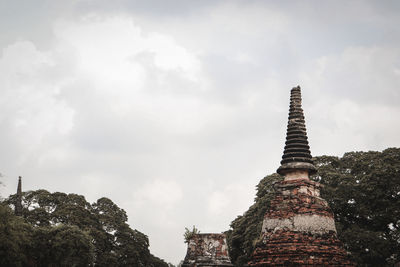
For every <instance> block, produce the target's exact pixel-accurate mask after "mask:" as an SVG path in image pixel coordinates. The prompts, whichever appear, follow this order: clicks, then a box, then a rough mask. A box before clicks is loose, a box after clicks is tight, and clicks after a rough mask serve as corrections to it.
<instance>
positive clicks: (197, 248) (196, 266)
mask: <svg viewBox="0 0 400 267" xmlns="http://www.w3.org/2000/svg"><path fill="white" fill-rule="evenodd" d="M232 266H233V265H232V263H231V260H230V258H229V254H228V246H227V244H226V237H225V234H214V233H212V234H194V235H193V237H192V238H190V240H189V241H188V248H187V253H186V257H185V260H184V261H183V264H182V267H232Z"/></svg>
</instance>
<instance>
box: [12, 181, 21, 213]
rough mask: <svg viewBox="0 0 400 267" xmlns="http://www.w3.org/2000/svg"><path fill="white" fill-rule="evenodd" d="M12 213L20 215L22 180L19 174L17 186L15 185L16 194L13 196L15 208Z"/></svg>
mask: <svg viewBox="0 0 400 267" xmlns="http://www.w3.org/2000/svg"><path fill="white" fill-rule="evenodd" d="M14 213H15V215H17V216H21V215H22V181H21V176H19V177H18V187H17V195H16V198H15V209H14Z"/></svg>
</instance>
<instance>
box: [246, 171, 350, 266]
mask: <svg viewBox="0 0 400 267" xmlns="http://www.w3.org/2000/svg"><path fill="white" fill-rule="evenodd" d="M275 186H276V190H277V192H276V197H275V199H274V200H273V201H271V208H270V210H269V211H268V212H267V213H266V214H265V217H264V221H263V228H262V233H261V240H260V241H259V243H258V244H257V247H256V250H255V252H254V254H253V257H252V260H251V262H249V265H250V266H355V265H354V264H353V263H352V262H351V261H349V260H348V257H347V253H346V251H345V250H344V248H343V246H342V244H341V242H340V241H339V240H338V238H337V235H336V228H335V222H334V218H333V213H332V211H331V210H330V208H329V206H328V204H327V202H326V201H325V200H324V199H322V198H321V197H320V196H319V190H320V187H321V185H320V184H319V183H316V182H313V181H310V180H309V179H304V178H303V179H297V180H296V179H292V180H285V181H282V182H279V183H277V184H276V185H275Z"/></svg>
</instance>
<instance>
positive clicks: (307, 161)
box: [277, 86, 316, 175]
mask: <svg viewBox="0 0 400 267" xmlns="http://www.w3.org/2000/svg"><path fill="white" fill-rule="evenodd" d="M290 93H291V94H290V108H289V120H288V126H287V134H286V142H285V144H286V145H285V149H284V151H283V156H282V161H281V166H280V167H279V168H278V170H277V172H278V173H279V174H282V175H284V174H285V173H288V172H290V171H296V170H304V171H308V173H309V174H314V173H316V168H315V166H314V164H313V161H312V156H311V152H310V147H309V145H308V138H307V132H306V125H305V120H304V114H303V109H302V108H301V89H300V86H297V87H294V88H293V89H292V90H291V92H290Z"/></svg>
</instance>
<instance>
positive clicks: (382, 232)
mask: <svg viewBox="0 0 400 267" xmlns="http://www.w3.org/2000/svg"><path fill="white" fill-rule="evenodd" d="M314 162H315V165H316V167H317V169H318V175H316V176H313V177H311V179H313V180H315V181H318V182H321V183H322V184H323V185H324V187H323V189H322V191H321V196H322V197H323V198H324V199H326V200H327V201H328V203H329V205H330V207H331V208H332V210H333V213H334V214H335V221H336V228H337V231H338V237H339V239H340V240H341V241H342V242H343V243H344V245H345V248H346V249H347V250H348V251H349V252H350V253H351V256H352V258H353V260H355V261H356V262H357V264H358V266H393V264H394V263H395V262H398V261H399V260H400V258H399V257H400V255H399V251H400V149H398V148H389V149H386V150H384V151H382V152H373V151H371V152H350V153H345V154H344V156H343V157H342V158H338V157H332V156H321V157H316V158H315V159H314ZM280 179H282V177H280V176H279V175H277V174H273V175H269V176H267V177H264V178H263V179H262V180H261V181H260V183H259V184H258V185H257V196H256V198H255V203H254V204H253V205H252V206H251V207H250V208H249V210H248V211H246V212H245V213H244V214H243V216H239V217H237V218H236V219H235V220H234V221H233V222H232V223H231V229H230V230H229V231H228V232H227V239H228V244H229V246H230V256H231V259H232V262H233V263H234V264H235V265H236V266H243V264H245V263H246V262H248V260H249V257H250V256H251V253H252V252H253V250H254V245H255V243H256V242H257V239H258V238H259V237H260V233H261V224H262V220H263V217H264V214H265V212H266V211H267V209H268V208H269V203H270V200H271V199H272V197H273V195H274V189H273V184H274V183H275V182H276V181H279V180H280Z"/></svg>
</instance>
